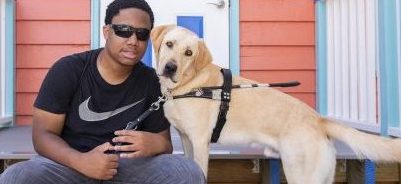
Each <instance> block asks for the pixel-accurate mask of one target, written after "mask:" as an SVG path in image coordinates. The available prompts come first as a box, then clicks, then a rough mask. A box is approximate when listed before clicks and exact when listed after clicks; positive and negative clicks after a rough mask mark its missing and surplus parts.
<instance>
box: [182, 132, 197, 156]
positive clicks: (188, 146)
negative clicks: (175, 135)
mask: <svg viewBox="0 0 401 184" xmlns="http://www.w3.org/2000/svg"><path fill="white" fill-rule="evenodd" d="M179 134H180V137H181V142H182V148H183V150H184V155H185V157H187V158H190V159H192V160H194V150H193V147H192V143H191V141H189V138H188V136H187V135H186V134H184V133H181V132H179Z"/></svg>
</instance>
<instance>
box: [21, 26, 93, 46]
mask: <svg viewBox="0 0 401 184" xmlns="http://www.w3.org/2000/svg"><path fill="white" fill-rule="evenodd" d="M89 42H90V22H89V21H17V44H88V43H89Z"/></svg>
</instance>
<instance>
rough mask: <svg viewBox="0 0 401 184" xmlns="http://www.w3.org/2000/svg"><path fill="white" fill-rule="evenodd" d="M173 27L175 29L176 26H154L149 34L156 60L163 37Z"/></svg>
mask: <svg viewBox="0 0 401 184" xmlns="http://www.w3.org/2000/svg"><path fill="white" fill-rule="evenodd" d="M174 27H176V25H173V24H169V25H162V26H156V27H154V28H153V29H152V32H150V39H151V40H152V45H153V50H154V52H155V54H156V58H157V59H158V58H159V50H160V46H161V43H162V42H163V39H164V36H165V35H166V33H167V32H169V31H170V30H171V29H173V28H174Z"/></svg>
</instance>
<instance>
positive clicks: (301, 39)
mask: <svg viewBox="0 0 401 184" xmlns="http://www.w3.org/2000/svg"><path fill="white" fill-rule="evenodd" d="M240 33H241V34H240V35H241V37H240V43H241V45H247V46H248V45H314V44H315V38H314V37H315V24H314V23H313V22H242V23H241V24H240ZM300 33H302V36H301V35H300Z"/></svg>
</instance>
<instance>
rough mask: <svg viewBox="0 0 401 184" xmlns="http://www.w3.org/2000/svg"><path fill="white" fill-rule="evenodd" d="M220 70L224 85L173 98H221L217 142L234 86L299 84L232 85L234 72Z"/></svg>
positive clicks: (215, 132)
mask: <svg viewBox="0 0 401 184" xmlns="http://www.w3.org/2000/svg"><path fill="white" fill-rule="evenodd" d="M220 72H221V73H222V74H223V80H224V81H223V85H222V86H211V87H202V88H197V89H194V90H192V91H190V92H188V93H186V94H183V95H176V96H172V98H173V99H179V98H206V99H212V100H220V101H221V104H220V110H219V115H218V116H217V122H216V126H215V127H214V129H213V133H212V137H211V142H212V143H216V142H217V141H218V140H219V137H220V133H221V131H222V130H223V127H224V125H225V123H226V121H227V119H226V116H227V112H228V110H229V108H230V106H229V103H230V99H231V89H233V88H253V87H292V86H298V85H299V84H300V83H299V82H298V81H290V82H286V83H271V84H242V85H232V74H231V70H229V69H224V68H223V69H221V70H220Z"/></svg>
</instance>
